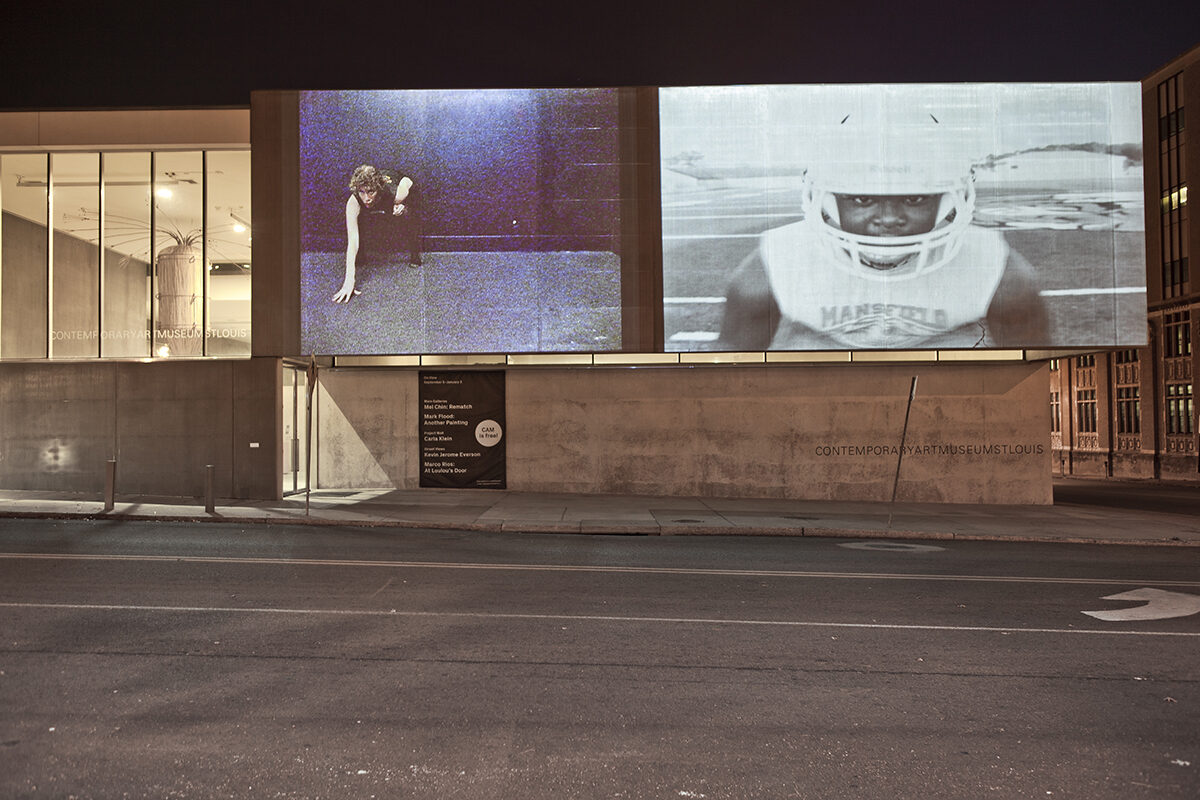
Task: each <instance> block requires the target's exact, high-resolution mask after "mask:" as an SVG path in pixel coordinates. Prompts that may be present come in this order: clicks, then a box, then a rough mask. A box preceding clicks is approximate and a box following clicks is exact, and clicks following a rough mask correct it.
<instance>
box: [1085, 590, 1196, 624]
mask: <svg viewBox="0 0 1200 800" xmlns="http://www.w3.org/2000/svg"><path fill="white" fill-rule="evenodd" d="M1101 599H1102V600H1141V601H1143V602H1145V603H1146V605H1144V606H1134V607H1133V608H1122V609H1118V610H1115V611H1084V612H1083V613H1084V614H1087V615H1088V616H1089V617H1095V618H1096V619H1102V620H1104V621H1105V622H1142V621H1145V620H1149V619H1173V618H1174V617H1188V616H1191V615H1192V614H1200V597H1197V596H1196V595H1193V594H1183V593H1182V592H1167V591H1163V590H1162V589H1148V588H1143V589H1134V590H1133V591H1131V592H1121V593H1120V594H1110V595H1109V596H1108V597H1104V598H1101Z"/></svg>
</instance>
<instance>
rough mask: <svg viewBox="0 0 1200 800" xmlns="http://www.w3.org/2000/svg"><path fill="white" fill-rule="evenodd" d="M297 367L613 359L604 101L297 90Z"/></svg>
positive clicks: (615, 303) (575, 93)
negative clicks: (500, 357)
mask: <svg viewBox="0 0 1200 800" xmlns="http://www.w3.org/2000/svg"><path fill="white" fill-rule="evenodd" d="M299 118H300V249H301V265H300V266H301V347H302V350H303V352H304V353H305V354H310V353H315V354H326V355H339V354H403V353H479V352H563V351H587V352H593V351H604V350H615V349H618V348H620V346H621V286H620V283H621V255H620V202H619V197H620V163H619V162H620V152H619V147H618V145H619V136H618V133H619V130H618V128H619V125H618V90H617V89H556V90H550V89H521V90H477V91H466V90H463V91H458V90H453V91H451V90H446V91H319V92H302V93H300V97H299Z"/></svg>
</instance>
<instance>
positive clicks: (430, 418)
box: [419, 371, 505, 489]
mask: <svg viewBox="0 0 1200 800" xmlns="http://www.w3.org/2000/svg"><path fill="white" fill-rule="evenodd" d="M420 380H421V390H420V404H421V422H420V426H419V427H420V435H421V480H420V485H421V486H423V487H431V488H432V487H437V488H443V489H503V488H505V460H504V452H505V445H504V425H505V421H504V373H503V372H500V371H488V372H474V371H463V372H440V371H439V372H421V373H420Z"/></svg>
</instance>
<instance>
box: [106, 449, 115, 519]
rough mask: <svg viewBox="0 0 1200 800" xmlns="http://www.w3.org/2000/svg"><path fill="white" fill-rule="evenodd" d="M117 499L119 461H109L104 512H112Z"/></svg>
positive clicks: (112, 459) (111, 459)
mask: <svg viewBox="0 0 1200 800" xmlns="http://www.w3.org/2000/svg"><path fill="white" fill-rule="evenodd" d="M116 499H117V461H116V459H114V458H110V459H109V460H108V464H107V466H106V468H105V475H104V510H105V511H112V510H113V508H114V506H115V505H116Z"/></svg>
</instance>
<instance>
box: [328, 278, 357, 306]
mask: <svg viewBox="0 0 1200 800" xmlns="http://www.w3.org/2000/svg"><path fill="white" fill-rule="evenodd" d="M360 294H362V290H360V289H355V288H354V281H352V280H348V281H346V282H345V283H343V284H342V288H341V289H338V292H337V294H335V295H334V296H333V302H335V303H349V302H350V298H351V297H354V296H355V295H360Z"/></svg>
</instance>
